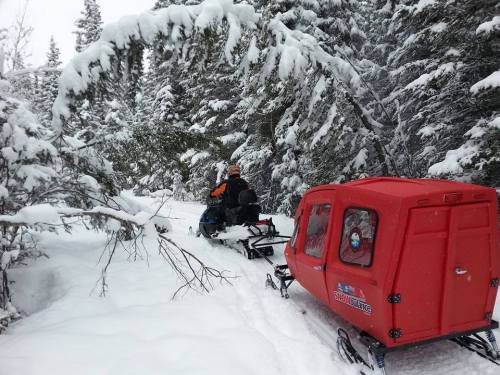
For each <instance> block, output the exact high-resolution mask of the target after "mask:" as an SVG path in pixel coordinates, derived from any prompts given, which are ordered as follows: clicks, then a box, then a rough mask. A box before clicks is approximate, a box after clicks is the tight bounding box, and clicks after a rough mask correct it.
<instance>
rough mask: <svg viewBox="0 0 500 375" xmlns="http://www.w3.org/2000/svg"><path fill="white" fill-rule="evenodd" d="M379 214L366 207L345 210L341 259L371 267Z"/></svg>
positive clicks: (345, 261)
mask: <svg viewBox="0 0 500 375" xmlns="http://www.w3.org/2000/svg"><path fill="white" fill-rule="evenodd" d="M377 223H378V216H377V213H376V212H375V211H373V210H369V209H366V208H348V209H347V210H345V212H344V226H343V229H342V242H341V244H340V260H342V262H344V263H349V264H354V265H357V266H361V267H370V266H371V265H372V262H373V248H374V244H375V234H376V232H377Z"/></svg>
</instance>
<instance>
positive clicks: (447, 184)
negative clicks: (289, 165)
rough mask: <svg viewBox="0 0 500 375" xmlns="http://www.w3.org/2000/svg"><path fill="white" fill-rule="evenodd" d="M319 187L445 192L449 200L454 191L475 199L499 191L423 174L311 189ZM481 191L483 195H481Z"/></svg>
mask: <svg viewBox="0 0 500 375" xmlns="http://www.w3.org/2000/svg"><path fill="white" fill-rule="evenodd" d="M319 190H339V191H344V192H346V191H352V192H358V193H360V194H366V193H368V194H370V193H377V194H381V195H384V196H385V197H394V198H396V199H403V198H423V197H424V198H427V197H428V198H431V197H437V196H440V197H443V196H444V197H445V200H446V201H447V199H452V196H451V195H452V194H455V197H456V196H457V195H460V194H465V195H466V196H467V198H469V197H470V196H471V195H473V196H474V198H475V199H479V198H483V199H484V198H486V197H488V198H490V199H492V198H493V199H494V197H495V194H496V193H495V190H494V189H491V188H487V187H484V186H478V185H471V184H465V183H461V182H455V181H448V180H436V179H423V178H422V179H408V178H398V177H375V178H364V179H361V180H356V181H351V182H348V183H345V184H340V185H339V184H329V185H321V186H317V187H315V188H313V189H311V190H309V192H313V191H319ZM483 194H484V196H483ZM370 195H371V194H370ZM479 195H482V196H481V197H480V196H479ZM447 197H448V198H447ZM470 198H472V197H470ZM458 200H461V199H458ZM450 203H451V202H450Z"/></svg>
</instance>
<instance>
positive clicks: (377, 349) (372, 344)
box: [359, 320, 498, 354]
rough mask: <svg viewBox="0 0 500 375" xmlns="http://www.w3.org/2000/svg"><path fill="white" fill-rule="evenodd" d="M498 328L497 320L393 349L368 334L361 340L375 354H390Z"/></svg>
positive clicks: (364, 334) (362, 336) (362, 334)
mask: <svg viewBox="0 0 500 375" xmlns="http://www.w3.org/2000/svg"><path fill="white" fill-rule="evenodd" d="M497 328H498V322H497V321H495V320H492V321H491V323H490V324H489V325H488V326H485V327H481V328H476V329H471V330H469V331H463V332H455V333H451V334H449V335H445V336H439V337H435V338H432V339H429V340H424V341H417V342H414V343H409V344H403V345H398V346H395V347H392V348H388V347H386V346H385V345H384V344H382V343H381V342H380V341H378V340H377V339H375V338H374V337H372V336H370V335H369V334H368V333H366V332H364V331H363V332H361V333H360V337H359V340H360V341H361V343H362V344H363V345H365V346H366V347H368V349H370V350H371V351H373V353H375V354H385V353H390V352H394V351H397V350H401V349H408V348H413V347H415V346H421V345H427V344H432V343H435V342H438V341H442V340H453V339H456V338H459V337H462V336H471V335H473V334H476V333H480V332H485V331H489V330H493V329H497Z"/></svg>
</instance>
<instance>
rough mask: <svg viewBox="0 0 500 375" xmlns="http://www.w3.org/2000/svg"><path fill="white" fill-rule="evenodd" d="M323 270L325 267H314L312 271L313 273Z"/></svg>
mask: <svg viewBox="0 0 500 375" xmlns="http://www.w3.org/2000/svg"><path fill="white" fill-rule="evenodd" d="M324 269H325V266H314V267H313V270H315V271H323V270H324Z"/></svg>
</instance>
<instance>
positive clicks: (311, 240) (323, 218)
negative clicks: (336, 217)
mask: <svg viewBox="0 0 500 375" xmlns="http://www.w3.org/2000/svg"><path fill="white" fill-rule="evenodd" d="M331 208H332V206H331V205H330V204H317V205H314V206H312V208H311V213H310V214H309V220H308V223H307V236H306V243H305V246H304V253H305V254H307V255H310V256H312V257H315V258H321V257H322V256H323V248H324V245H325V239H326V232H327V230H328V219H329V218H330V210H331Z"/></svg>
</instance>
